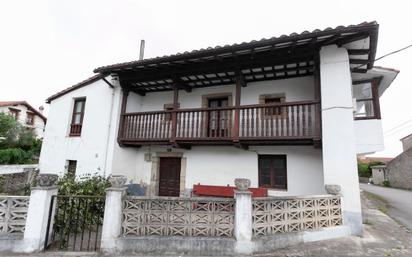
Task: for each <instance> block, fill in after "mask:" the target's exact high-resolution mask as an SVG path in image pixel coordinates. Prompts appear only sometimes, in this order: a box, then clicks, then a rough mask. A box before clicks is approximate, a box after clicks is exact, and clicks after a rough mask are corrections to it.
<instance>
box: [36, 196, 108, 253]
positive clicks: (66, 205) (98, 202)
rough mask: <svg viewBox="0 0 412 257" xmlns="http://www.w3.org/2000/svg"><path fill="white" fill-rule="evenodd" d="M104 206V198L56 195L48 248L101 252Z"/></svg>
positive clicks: (47, 240) (48, 228) (46, 245)
mask: <svg viewBox="0 0 412 257" xmlns="http://www.w3.org/2000/svg"><path fill="white" fill-rule="evenodd" d="M104 203H105V197H104V196H74V195H55V196H53V197H52V200H51V205H50V210H49V219H48V223H47V229H46V240H45V243H44V249H45V250H52V251H53V250H55V251H98V250H99V249H100V240H101V231H102V225H103V214H104Z"/></svg>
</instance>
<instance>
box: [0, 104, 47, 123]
mask: <svg viewBox="0 0 412 257" xmlns="http://www.w3.org/2000/svg"><path fill="white" fill-rule="evenodd" d="M16 105H24V106H26V108H27V109H29V110H30V111H31V112H34V113H35V114H36V115H37V116H39V117H40V118H41V119H42V120H43V121H44V123H46V122H47V118H46V117H45V116H44V115H43V114H42V113H41V112H40V111H38V110H37V109H35V108H34V107H33V106H31V105H30V104H29V103H28V102H26V101H0V106H1V107H4V106H16Z"/></svg>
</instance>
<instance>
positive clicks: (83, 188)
mask: <svg viewBox="0 0 412 257" xmlns="http://www.w3.org/2000/svg"><path fill="white" fill-rule="evenodd" d="M57 186H58V188H59V192H58V194H59V195H93V196H104V195H105V194H106V188H108V187H110V182H109V180H108V179H107V178H105V177H103V176H100V175H97V174H94V175H91V174H85V175H83V176H80V177H78V178H77V179H76V177H75V176H73V175H72V174H69V173H66V174H65V175H64V176H63V177H61V178H60V179H59V180H58V182H57Z"/></svg>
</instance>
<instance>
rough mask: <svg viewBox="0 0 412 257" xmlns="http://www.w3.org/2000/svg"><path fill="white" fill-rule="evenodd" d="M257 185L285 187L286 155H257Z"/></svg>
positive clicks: (276, 187)
mask: <svg viewBox="0 0 412 257" xmlns="http://www.w3.org/2000/svg"><path fill="white" fill-rule="evenodd" d="M258 162H259V163H258V166H259V167H258V169H259V187H266V188H275V189H287V169H286V155H259V158H258Z"/></svg>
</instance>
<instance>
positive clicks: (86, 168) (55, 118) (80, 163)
mask: <svg viewBox="0 0 412 257" xmlns="http://www.w3.org/2000/svg"><path fill="white" fill-rule="evenodd" d="M109 80H110V79H109ZM120 92H121V90H120V87H119V86H117V87H116V88H115V89H112V88H110V87H109V86H108V85H107V84H106V83H105V82H104V81H103V80H98V81H96V82H93V83H91V84H90V85H88V86H85V87H82V88H79V89H77V90H74V91H72V92H69V93H67V94H65V95H63V96H61V97H59V98H57V99H55V100H53V101H52V102H51V104H50V108H49V119H48V122H47V126H46V133H45V137H44V141H43V146H42V151H41V155H40V163H39V164H40V172H42V173H56V174H60V175H61V174H63V173H64V172H65V171H66V167H65V166H66V162H67V160H75V161H77V167H76V173H77V174H78V175H80V176H81V175H84V174H95V173H98V174H101V175H108V174H109V173H110V172H111V169H113V168H115V167H116V166H123V167H121V169H126V168H125V167H124V166H128V167H127V168H129V169H131V168H134V167H135V158H134V156H133V159H132V160H131V159H130V158H127V157H128V156H127V154H119V152H120V153H128V151H127V150H122V149H119V148H120V147H119V146H118V144H117V141H116V136H117V126H118V120H119V117H120V116H119V109H120ZM79 97H86V105H85V113H84V119H83V127H82V132H81V136H80V137H70V136H69V131H70V123H71V118H72V112H73V104H74V99H75V98H79ZM112 106H113V107H112ZM109 126H110V127H109ZM109 130H110V132H109ZM116 160H118V162H116Z"/></svg>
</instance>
